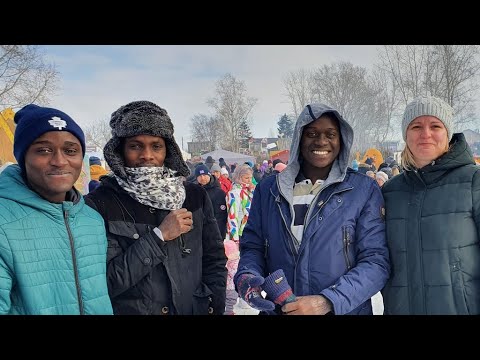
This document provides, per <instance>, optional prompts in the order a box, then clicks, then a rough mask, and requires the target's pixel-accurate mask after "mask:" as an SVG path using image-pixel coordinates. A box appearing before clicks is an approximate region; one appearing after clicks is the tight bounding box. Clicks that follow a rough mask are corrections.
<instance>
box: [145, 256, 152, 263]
mask: <svg viewBox="0 0 480 360" xmlns="http://www.w3.org/2000/svg"><path fill="white" fill-rule="evenodd" d="M151 262H152V259H150V258H148V257H146V258H145V259H143V263H144V264H145V265H150V263H151Z"/></svg>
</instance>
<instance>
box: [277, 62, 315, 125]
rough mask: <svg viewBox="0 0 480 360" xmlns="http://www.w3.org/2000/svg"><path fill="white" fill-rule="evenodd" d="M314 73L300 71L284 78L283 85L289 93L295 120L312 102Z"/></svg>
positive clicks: (292, 72) (304, 70)
mask: <svg viewBox="0 0 480 360" xmlns="http://www.w3.org/2000/svg"><path fill="white" fill-rule="evenodd" d="M312 75H313V74H312V71H311V70H307V69H300V70H296V71H290V72H289V73H288V74H287V75H286V76H285V77H284V78H283V85H284V86H285V89H286V91H287V94H286V96H287V97H288V99H289V100H290V104H291V106H292V110H293V115H294V117H295V119H297V118H298V115H300V113H301V112H302V110H303V108H304V107H305V105H307V104H309V103H311V102H312V100H313V98H314V96H313V93H312Z"/></svg>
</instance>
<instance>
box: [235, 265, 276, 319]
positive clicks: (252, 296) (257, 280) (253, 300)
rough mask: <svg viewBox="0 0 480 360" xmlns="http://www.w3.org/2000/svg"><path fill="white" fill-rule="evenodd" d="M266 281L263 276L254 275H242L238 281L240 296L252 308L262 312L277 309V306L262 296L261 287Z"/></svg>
mask: <svg viewBox="0 0 480 360" xmlns="http://www.w3.org/2000/svg"><path fill="white" fill-rule="evenodd" d="M264 281H265V279H264V278H263V277H262V276H255V275H253V274H242V275H240V276H239V277H238V280H237V289H238V295H239V296H240V297H241V298H242V299H243V300H245V301H246V302H247V303H248V305H250V306H251V307H252V308H254V309H257V310H260V311H270V310H273V309H275V304H274V303H273V302H271V301H270V300H266V299H264V298H263V296H262V289H261V287H260V285H262V284H263V282H264Z"/></svg>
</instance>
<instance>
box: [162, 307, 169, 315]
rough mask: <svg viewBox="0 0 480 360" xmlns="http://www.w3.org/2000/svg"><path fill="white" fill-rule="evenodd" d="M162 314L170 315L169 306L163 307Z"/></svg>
mask: <svg viewBox="0 0 480 360" xmlns="http://www.w3.org/2000/svg"><path fill="white" fill-rule="evenodd" d="M162 314H168V306H164V307H162Z"/></svg>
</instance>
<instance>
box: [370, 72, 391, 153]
mask: <svg viewBox="0 0 480 360" xmlns="http://www.w3.org/2000/svg"><path fill="white" fill-rule="evenodd" d="M368 86H369V88H370V91H371V96H370V106H369V108H370V109H371V111H370V113H371V115H370V121H369V122H368V123H367V125H368V124H369V126H367V127H368V128H369V133H368V135H369V136H368V137H369V138H371V139H374V141H375V145H376V147H380V144H381V143H383V142H384V141H386V140H387V137H388V136H390V135H392V131H393V124H395V119H397V120H398V118H399V117H398V114H397V113H396V109H397V108H398V102H399V100H398V91H397V88H396V86H395V84H394V83H392V81H391V78H390V77H389V76H388V74H387V72H386V71H384V70H382V69H379V68H376V69H374V70H373V71H372V74H371V75H370V76H368Z"/></svg>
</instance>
